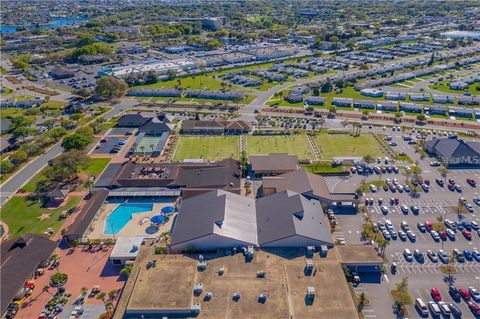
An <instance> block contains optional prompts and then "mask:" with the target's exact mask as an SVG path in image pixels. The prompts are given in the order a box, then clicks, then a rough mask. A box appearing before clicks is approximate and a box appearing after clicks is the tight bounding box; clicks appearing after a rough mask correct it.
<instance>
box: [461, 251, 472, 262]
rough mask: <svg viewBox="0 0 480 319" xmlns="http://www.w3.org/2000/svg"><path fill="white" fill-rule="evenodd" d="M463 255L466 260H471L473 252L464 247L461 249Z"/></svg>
mask: <svg viewBox="0 0 480 319" xmlns="http://www.w3.org/2000/svg"><path fill="white" fill-rule="evenodd" d="M463 256H464V257H465V259H466V260H468V261H471V260H473V254H472V252H471V251H470V250H468V249H464V250H463Z"/></svg>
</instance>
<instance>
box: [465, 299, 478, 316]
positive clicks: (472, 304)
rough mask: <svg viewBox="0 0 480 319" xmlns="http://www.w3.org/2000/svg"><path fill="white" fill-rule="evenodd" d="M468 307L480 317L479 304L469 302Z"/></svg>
mask: <svg viewBox="0 0 480 319" xmlns="http://www.w3.org/2000/svg"><path fill="white" fill-rule="evenodd" d="M467 306H468V308H469V309H470V311H471V312H472V313H473V314H474V315H475V316H480V306H479V305H478V304H477V303H475V302H473V301H468V302H467Z"/></svg>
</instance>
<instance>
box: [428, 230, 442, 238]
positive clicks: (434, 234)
mask: <svg viewBox="0 0 480 319" xmlns="http://www.w3.org/2000/svg"><path fill="white" fill-rule="evenodd" d="M430 235H432V238H433V240H435V241H440V235H438V233H437V231H435V230H432V231H431V232H430Z"/></svg>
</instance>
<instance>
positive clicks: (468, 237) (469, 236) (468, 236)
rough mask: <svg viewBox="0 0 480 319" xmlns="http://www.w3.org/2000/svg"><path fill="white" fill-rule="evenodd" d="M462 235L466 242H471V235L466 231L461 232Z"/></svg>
mask: <svg viewBox="0 0 480 319" xmlns="http://www.w3.org/2000/svg"><path fill="white" fill-rule="evenodd" d="M462 235H463V237H465V239H466V240H472V233H471V232H470V231H468V230H466V229H464V230H462Z"/></svg>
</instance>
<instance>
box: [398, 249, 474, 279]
mask: <svg viewBox="0 0 480 319" xmlns="http://www.w3.org/2000/svg"><path fill="white" fill-rule="evenodd" d="M388 259H389V261H390V262H394V263H395V264H396V265H397V273H398V274H406V275H410V274H440V273H442V271H441V270H440V266H442V265H445V264H443V263H442V262H440V261H439V262H436V263H434V262H432V261H431V260H430V259H428V257H426V259H425V261H424V263H422V264H420V263H418V262H416V261H413V262H408V261H405V258H404V257H403V254H402V253H400V252H396V253H394V254H392V255H390V256H389V258H388ZM455 270H456V273H458V274H480V263H479V262H477V261H466V262H464V263H455Z"/></svg>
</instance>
